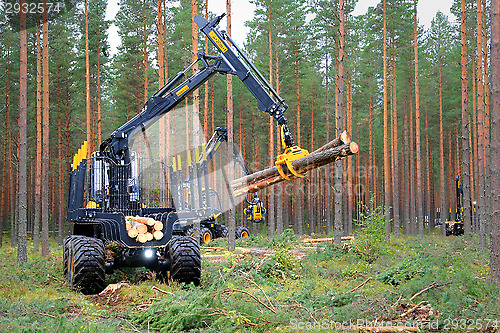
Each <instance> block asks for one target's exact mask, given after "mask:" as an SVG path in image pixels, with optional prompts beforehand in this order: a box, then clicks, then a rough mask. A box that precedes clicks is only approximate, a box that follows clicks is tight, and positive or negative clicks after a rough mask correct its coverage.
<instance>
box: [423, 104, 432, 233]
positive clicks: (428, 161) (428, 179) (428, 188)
mask: <svg viewBox="0 0 500 333" xmlns="http://www.w3.org/2000/svg"><path fill="white" fill-rule="evenodd" d="M425 160H426V166H427V168H426V170H425V178H426V182H425V185H426V191H425V192H426V195H425V200H426V210H425V212H426V214H427V215H426V216H427V219H428V220H427V223H428V229H429V230H428V233H429V236H430V235H431V233H432V228H431V221H430V216H431V169H432V168H434V165H432V164H431V147H430V142H429V126H428V121H427V110H425Z"/></svg>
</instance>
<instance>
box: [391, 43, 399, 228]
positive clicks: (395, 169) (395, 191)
mask: <svg viewBox="0 0 500 333" xmlns="http://www.w3.org/2000/svg"><path fill="white" fill-rule="evenodd" d="M396 103H397V96H396V55H395V48H394V38H393V39H392V98H391V110H392V112H391V114H392V130H391V133H392V206H393V208H392V209H393V210H392V211H393V215H392V216H393V223H394V226H393V228H394V235H395V236H396V237H399V161H398V114H397V105H396Z"/></svg>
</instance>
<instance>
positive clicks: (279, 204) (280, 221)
mask: <svg viewBox="0 0 500 333" xmlns="http://www.w3.org/2000/svg"><path fill="white" fill-rule="evenodd" d="M278 41H279V40H278V38H276V40H275V42H274V62H275V66H274V68H275V69H276V71H275V73H276V77H275V80H276V85H275V89H276V92H277V93H278V94H279V93H280V70H279V69H280V66H279V57H278V48H277V45H278ZM279 142H280V126H279V125H276V145H277V147H278V148H277V149H278V151H280V149H281V147H280V144H279ZM278 186H279V190H278V192H279V193H278V194H277V195H276V234H277V235H281V234H282V233H283V229H284V223H285V221H284V218H283V205H284V203H285V200H284V197H285V184H280V185H278ZM276 188H277V187H276ZM276 188H275V190H276Z"/></svg>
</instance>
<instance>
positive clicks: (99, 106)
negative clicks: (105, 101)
mask: <svg viewBox="0 0 500 333" xmlns="http://www.w3.org/2000/svg"><path fill="white" fill-rule="evenodd" d="M96 6H97V17H99V1H97V2H96ZM99 27H100V22H99V23H98V24H97V31H96V34H97V54H96V56H97V144H98V145H100V144H101V140H102V137H101V134H102V133H101V130H102V128H101V63H100V59H99V57H100V54H101V50H100V46H99V39H100V37H99Z"/></svg>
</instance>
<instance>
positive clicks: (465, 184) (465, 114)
mask: <svg viewBox="0 0 500 333" xmlns="http://www.w3.org/2000/svg"><path fill="white" fill-rule="evenodd" d="M460 9H461V15H460V17H461V24H460V41H461V57H460V63H461V69H462V78H461V79H462V80H461V81H462V166H463V167H462V169H463V173H462V175H463V176H462V179H461V180H462V191H463V200H462V205H463V207H464V212H463V219H464V233H465V235H468V234H470V233H471V232H472V221H471V202H472V200H471V195H470V193H471V191H470V184H469V183H470V179H469V170H470V169H469V163H470V162H469V134H470V131H469V110H468V106H469V101H468V94H469V92H468V89H467V83H468V80H467V25H466V23H467V13H466V10H465V0H461V1H460Z"/></svg>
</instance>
